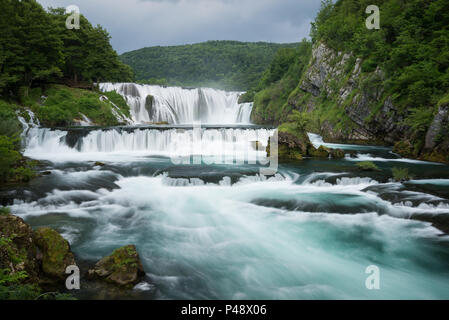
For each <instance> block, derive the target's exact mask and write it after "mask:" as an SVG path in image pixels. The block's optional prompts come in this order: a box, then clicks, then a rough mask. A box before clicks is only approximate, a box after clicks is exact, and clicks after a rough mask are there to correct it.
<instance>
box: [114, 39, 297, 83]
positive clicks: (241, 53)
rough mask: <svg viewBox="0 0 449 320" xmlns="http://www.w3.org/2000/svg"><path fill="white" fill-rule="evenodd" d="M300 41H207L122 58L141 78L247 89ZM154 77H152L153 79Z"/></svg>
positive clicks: (160, 48) (141, 51)
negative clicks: (281, 53) (280, 54)
mask: <svg viewBox="0 0 449 320" xmlns="http://www.w3.org/2000/svg"><path fill="white" fill-rule="evenodd" d="M297 46H298V43H288V44H279V43H269V42H239V41H207V42H202V43H197V44H186V45H179V46H155V47H147V48H142V49H138V50H134V51H130V52H126V53H124V54H122V55H121V56H120V58H121V60H122V61H123V62H124V63H126V64H128V65H129V66H131V68H132V69H133V70H134V72H135V74H136V79H137V80H144V81H146V82H147V83H150V84H151V83H155V84H163V85H164V84H165V85H177V86H184V87H199V86H204V87H213V88H219V89H225V90H238V91H245V90H247V89H249V88H251V87H252V86H254V85H255V84H256V83H257V82H258V80H259V79H260V77H261V76H262V73H263V72H264V71H265V70H266V69H267V67H268V66H269V65H270V63H271V61H272V59H273V57H274V54H275V53H276V52H277V51H278V50H279V49H280V48H296V47H297ZM150 79H151V80H150Z"/></svg>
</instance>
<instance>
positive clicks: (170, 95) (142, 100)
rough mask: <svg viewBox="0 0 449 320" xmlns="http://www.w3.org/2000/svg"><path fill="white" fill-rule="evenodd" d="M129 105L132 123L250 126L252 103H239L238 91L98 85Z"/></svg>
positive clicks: (125, 84)
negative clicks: (119, 96) (114, 92)
mask: <svg viewBox="0 0 449 320" xmlns="http://www.w3.org/2000/svg"><path fill="white" fill-rule="evenodd" d="M100 89H101V90H102V91H104V92H106V91H113V90H115V91H117V93H119V94H121V95H122V96H123V97H124V98H125V100H126V102H127V103H128V105H129V107H130V111H131V117H132V120H133V121H134V123H135V124H147V123H158V122H167V123H169V124H192V123H194V122H201V123H203V124H250V116H251V111H252V107H253V104H252V103H242V104H239V103H238V99H239V96H240V95H241V92H226V91H222V90H216V89H211V88H196V89H184V88H180V87H160V86H151V85H139V84H134V83H101V84H100Z"/></svg>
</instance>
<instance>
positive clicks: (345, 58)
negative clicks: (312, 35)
mask: <svg viewBox="0 0 449 320" xmlns="http://www.w3.org/2000/svg"><path fill="white" fill-rule="evenodd" d="M387 80H388V79H386V77H385V73H384V72H383V71H382V70H381V69H380V68H379V67H377V68H375V69H374V71H370V72H367V71H366V70H363V60H362V59H360V58H357V57H355V56H354V55H352V54H351V53H348V52H337V51H335V50H333V49H331V48H329V47H328V46H327V45H326V44H324V43H318V44H316V45H315V46H314V47H313V49H312V55H311V58H310V61H309V64H308V66H307V68H306V69H305V71H304V73H303V74H302V77H301V80H300V81H299V83H298V87H297V88H296V89H295V90H294V91H293V92H292V93H291V94H290V96H289V98H288V102H287V103H288V105H289V109H291V110H295V109H296V110H299V111H301V112H308V113H309V114H311V115H312V117H311V118H312V119H314V121H311V123H310V125H309V129H310V130H313V131H316V132H317V133H320V134H321V135H322V136H323V137H324V139H325V140H327V141H329V142H357V143H375V144H385V145H391V146H393V145H395V151H396V152H398V153H400V154H402V155H404V156H407V157H413V158H422V159H427V160H434V161H440V162H449V155H448V154H449V139H448V138H447V136H448V134H447V125H448V123H449V111H448V110H449V107H448V106H449V103H445V102H444V101H443V102H440V104H439V106H434V107H433V106H429V109H431V108H434V109H435V113H434V120H433V121H432V123H431V124H429V126H428V127H426V128H425V130H426V131H427V134H425V135H423V136H422V137H417V136H414V135H413V134H412V132H411V130H410V128H409V126H408V124H407V121H404V120H405V119H406V118H407V116H408V115H409V113H410V110H409V108H398V107H397V106H395V104H394V102H393V101H394V97H392V96H391V95H389V94H387V91H388V90H386V89H387V87H386V86H387V85H388V81H387ZM256 107H257V106H256ZM431 110H432V109H431ZM282 121H285V120H283V119H280V122H282ZM275 122H276V121H275ZM424 136H425V137H424Z"/></svg>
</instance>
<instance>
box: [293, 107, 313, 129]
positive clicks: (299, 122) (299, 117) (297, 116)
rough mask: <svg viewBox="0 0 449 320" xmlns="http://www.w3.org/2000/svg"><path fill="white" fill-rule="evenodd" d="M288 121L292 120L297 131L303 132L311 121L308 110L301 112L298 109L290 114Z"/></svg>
mask: <svg viewBox="0 0 449 320" xmlns="http://www.w3.org/2000/svg"><path fill="white" fill-rule="evenodd" d="M288 121H289V122H292V124H293V128H294V130H295V131H297V132H303V131H305V130H306V128H307V125H308V123H309V121H310V116H309V113H307V112H299V111H298V110H293V111H292V113H291V114H290V115H289V116H288Z"/></svg>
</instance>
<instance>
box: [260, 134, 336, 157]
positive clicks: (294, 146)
mask: <svg viewBox="0 0 449 320" xmlns="http://www.w3.org/2000/svg"><path fill="white" fill-rule="evenodd" d="M270 149H271V138H270V140H269V141H268V146H267V148H266V151H267V154H268V156H270V151H271V150H270ZM344 156H345V153H344V151H343V150H341V149H331V148H327V147H324V146H320V147H319V148H318V149H317V148H315V147H314V146H313V145H312V143H311V142H310V139H309V137H308V135H307V134H306V132H302V133H298V132H293V131H289V130H285V129H283V128H282V127H281V128H279V132H278V159H279V161H281V162H282V161H290V160H302V159H303V158H304V157H315V158H329V157H330V158H335V159H340V158H344Z"/></svg>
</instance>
